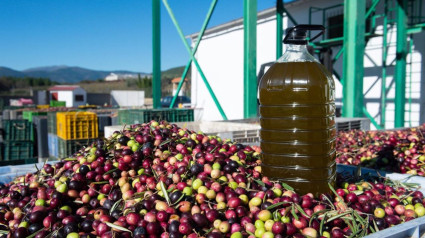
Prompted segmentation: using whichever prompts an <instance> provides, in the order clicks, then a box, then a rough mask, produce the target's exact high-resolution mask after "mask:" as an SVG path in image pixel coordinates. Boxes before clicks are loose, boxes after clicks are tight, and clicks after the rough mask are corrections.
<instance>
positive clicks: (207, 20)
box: [170, 0, 218, 108]
mask: <svg viewBox="0 0 425 238" xmlns="http://www.w3.org/2000/svg"><path fill="white" fill-rule="evenodd" d="M217 1H218V0H213V1H212V3H211V6H210V9H209V10H208V13H207V16H206V18H205V21H204V24H203V25H202V28H201V31H200V32H199V35H198V38H197V39H196V44H195V47H194V48H193V50H192V55H193V56H195V53H196V51H197V50H198V46H199V43H201V39H202V37H203V36H204V33H205V30H206V29H207V26H208V23H209V22H210V19H211V16H212V14H213V12H214V9H215V6H216V5H217ZM191 64H192V58H190V59H189V62H187V64H186V67H185V68H184V71H183V74H182V77H181V80H180V82H179V85H178V86H177V91H176V94H175V95H174V97H173V100H172V101H171V104H170V108H173V107H174V104H175V103H176V99H177V97H178V95H179V93H180V90H181V88H182V86H183V83H184V79H185V78H186V75H187V72H189V68H190V65H191Z"/></svg>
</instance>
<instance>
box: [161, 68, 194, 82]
mask: <svg viewBox="0 0 425 238" xmlns="http://www.w3.org/2000/svg"><path fill="white" fill-rule="evenodd" d="M184 69H185V66H180V67H175V68H171V69H167V70H164V71H162V72H161V76H162V78H171V79H172V78H176V77H181V76H182V74H183V71H184ZM190 77H191V75H190V70H189V71H188V72H187V74H186V78H189V79H190Z"/></svg>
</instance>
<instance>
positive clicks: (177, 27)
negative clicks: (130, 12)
mask: <svg viewBox="0 0 425 238" xmlns="http://www.w3.org/2000/svg"><path fill="white" fill-rule="evenodd" d="M162 2H163V3H164V5H165V8H166V9H167V11H168V14H169V15H170V17H171V20H172V22H173V23H174V26H175V27H176V29H177V32H178V33H179V36H180V38H181V40H182V41H183V44H184V46H185V47H186V50H187V52H189V55H190V58H191V59H192V61H193V63H194V64H195V66H196V68H197V69H198V72H199V74H200V75H201V78H202V80H203V81H204V83H205V86H206V87H207V89H208V92H209V93H210V95H211V97H212V99H213V101H214V103H215V105H216V106H217V109H218V111H219V112H220V114H221V116H222V117H223V120H227V116H226V114H225V113H224V111H223V108H221V105H220V103H219V102H218V100H217V97H216V96H215V94H214V91H213V90H212V88H211V86H210V84H209V83H208V80H207V78H206V77H205V75H204V72H203V71H202V69H201V66H199V64H198V61H197V60H196V58H195V56H193V54H192V50H191V49H190V46H189V44H188V43H187V41H186V39H185V37H184V34H183V32H182V30H181V28H180V26H179V23H178V22H177V20H176V17H175V16H174V13H173V11H172V10H171V8H170V5H169V4H168V2H167V0H162Z"/></svg>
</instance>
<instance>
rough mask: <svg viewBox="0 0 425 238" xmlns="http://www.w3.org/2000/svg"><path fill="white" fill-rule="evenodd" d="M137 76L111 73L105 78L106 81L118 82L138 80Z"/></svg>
mask: <svg viewBox="0 0 425 238" xmlns="http://www.w3.org/2000/svg"><path fill="white" fill-rule="evenodd" d="M136 78H137V74H116V73H110V74H109V75H107V76H106V77H105V81H117V80H124V79H136Z"/></svg>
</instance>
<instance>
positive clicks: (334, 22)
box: [327, 14, 344, 39]
mask: <svg viewBox="0 0 425 238" xmlns="http://www.w3.org/2000/svg"><path fill="white" fill-rule="evenodd" d="M343 22H344V15H343V14H340V15H336V16H332V17H329V18H328V27H327V32H328V39H332V38H336V37H341V36H343V35H344V24H343Z"/></svg>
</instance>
